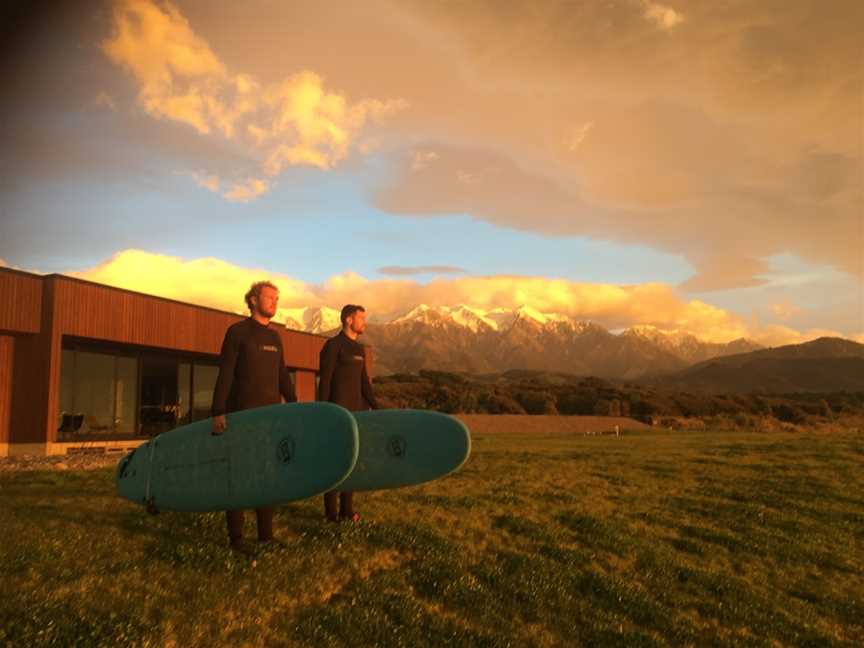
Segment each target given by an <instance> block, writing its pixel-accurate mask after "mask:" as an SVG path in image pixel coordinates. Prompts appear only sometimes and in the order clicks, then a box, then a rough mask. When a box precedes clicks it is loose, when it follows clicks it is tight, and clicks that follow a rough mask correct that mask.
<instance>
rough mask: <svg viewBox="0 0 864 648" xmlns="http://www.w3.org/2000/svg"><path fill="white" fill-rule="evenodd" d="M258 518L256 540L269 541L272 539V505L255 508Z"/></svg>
mask: <svg viewBox="0 0 864 648" xmlns="http://www.w3.org/2000/svg"><path fill="white" fill-rule="evenodd" d="M255 517H256V518H258V541H259V542H270V540H272V539H273V507H272V506H268V507H265V508H258V509H255Z"/></svg>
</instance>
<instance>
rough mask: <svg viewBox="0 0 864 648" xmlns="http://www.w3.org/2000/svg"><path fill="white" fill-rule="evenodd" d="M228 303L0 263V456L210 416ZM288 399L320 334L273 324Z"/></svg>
mask: <svg viewBox="0 0 864 648" xmlns="http://www.w3.org/2000/svg"><path fill="white" fill-rule="evenodd" d="M241 319H242V316H240V315H236V314H234V313H227V312H224V311H219V310H215V309H212V308H206V307H202V306H196V305H194V304H187V303H183V302H178V301H174V300H171V299H163V298H161V297H153V296H150V295H144V294H141V293H136V292H132V291H128V290H121V289H118V288H113V287H110V286H105V285H102V284H97V283H92V282H89V281H82V280H80V279H75V278H72V277H67V276H63V275H57V274H52V275H36V274H31V273H27V272H20V271H17V270H11V269H8V268H0V456H6V455H17V454H65V453H67V452H73V451H82V450H87V449H99V450H101V449H105V450H122V449H126V448H130V447H134V446H137V445H138V444H140V443H142V442H144V441H146V440H147V439H148V438H150V437H152V436H154V435H156V434H159V433H160V432H164V431H166V430H170V429H172V428H174V427H176V426H178V425H183V424H185V423H189V422H192V421H196V420H199V419H202V418H207V417H208V416H209V415H210V403H211V399H212V396H213V387H214V385H215V382H216V375H217V373H218V367H217V364H218V356H219V350H220V348H221V345H222V339H223V336H224V334H225V331H226V329H227V328H228V326H230V325H231V324H233V323H234V322H237V321H239V320H241ZM271 326H272V327H273V328H274V330H276V331H277V332H278V333H279V335H280V336H281V337H282V343H283V348H284V359H285V364H286V366H288V367H289V368H290V369H291V370H292V376H293V379H294V384H295V388H296V392H297V397H298V400H301V401H309V400H315V392H316V378H317V371H318V354H319V352H320V350H321V346H322V345H323V344H324V341H325V340H326V338H325V337H322V336H320V335H314V334H310V333H305V332H302V331H292V330H289V329H286V328H285V327H283V326H281V325H278V324H275V323H272V324H271Z"/></svg>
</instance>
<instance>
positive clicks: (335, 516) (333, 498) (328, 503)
mask: <svg viewBox="0 0 864 648" xmlns="http://www.w3.org/2000/svg"><path fill="white" fill-rule="evenodd" d="M324 515H325V516H326V517H327V519H328V520H330V521H331V522H338V521H339V493H337V492H336V491H330V492H329V493H324Z"/></svg>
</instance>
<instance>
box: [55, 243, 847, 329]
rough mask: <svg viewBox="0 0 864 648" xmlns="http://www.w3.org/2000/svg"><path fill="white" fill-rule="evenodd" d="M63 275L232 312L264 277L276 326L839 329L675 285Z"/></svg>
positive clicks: (235, 274)
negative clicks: (315, 310)
mask: <svg viewBox="0 0 864 648" xmlns="http://www.w3.org/2000/svg"><path fill="white" fill-rule="evenodd" d="M68 274H70V275H72V276H76V277H80V278H82V279H87V280H90V281H96V282H99V283H105V284H108V285H113V286H118V287H121V288H126V289H129V290H135V291H139V292H143V293H147V294H152V295H159V296H162V297H168V298H171V299H177V300H180V301H185V302H189V303H193V304H200V305H205V306H210V307H213V308H219V309H222V310H227V311H232V312H237V313H244V312H245V311H246V307H245V304H244V303H243V294H244V293H245V292H246V290H247V289H248V287H249V285H250V284H251V283H253V282H255V281H260V280H262V279H269V280H271V281H273V282H274V283H275V284H276V285H277V286H278V287H279V289H280V293H281V294H280V313H279V315H278V316H277V318H276V319H277V321H285V320H287V318H288V316H289V315H290V313H289V311H290V310H291V309H292V308H293V309H297V308H302V307H308V306H312V307H315V306H330V307H332V308H337V309H338V308H341V306H342V305H343V304H346V303H360V304H363V305H364V306H365V307H366V308H367V309H368V310H369V311H370V313H371V314H374V315H378V316H396V315H398V314H401V313H403V312H405V311H407V310H409V309H410V308H413V307H414V306H416V305H417V304H420V303H425V304H429V305H431V306H453V305H457V304H466V305H468V306H473V307H477V308H483V309H493V308H515V307H518V306H520V305H523V304H528V305H530V306H531V307H533V308H534V309H536V310H538V311H541V312H550V313H552V312H554V313H560V314H563V315H569V316H571V317H574V318H577V319H586V320H591V321H595V322H598V323H600V324H602V325H604V326H606V327H608V328H610V329H614V328H624V327H629V326H634V325H642V324H647V325H652V326H655V327H657V328H659V329H662V330H677V331H679V332H688V333H692V334H694V335H696V336H697V337H699V338H701V339H703V340H707V341H714V342H726V341H730V340H733V339H736V338H740V337H749V338H751V339H754V340H756V341H757V342H760V343H762V344H766V345H769V346H777V345H780V344H791V343H797V342H803V341H806V340H810V339H814V338H816V337H820V336H823V335H832V336H838V337H841V334H840V333H838V332H836V331H829V330H823V329H812V330H808V331H796V330H794V329H791V328H788V327H785V326H765V327H762V326H759V325H758V324H756V325H753V326H748V325H746V324H745V322H744V320H743V319H742V318H741V317H739V316H738V315H736V314H734V313H731V312H729V311H726V310H724V309H722V308H718V307H716V306H713V305H711V304H708V303H705V302H702V301H699V300H685V299H682V297H681V296H680V295H679V294H678V292H677V291H676V290H675V289H674V288H673V287H671V286H667V285H663V284H658V283H647V284H640V285H634V286H616V285H610V284H589V283H577V282H572V281H566V280H563V279H546V278H542V277H519V276H492V277H460V278H452V279H450V278H439V279H436V280H434V281H432V282H430V283H428V284H421V283H418V282H416V281H413V280H411V279H381V280H369V279H366V278H365V277H362V276H361V275H359V274H357V273H354V272H345V273H341V274H338V275H334V276H332V277H330V279H328V280H327V281H326V282H324V283H323V284H321V285H313V284H308V283H306V282H304V281H301V280H299V279H295V278H292V277H289V276H286V275H283V274H279V273H273V272H269V271H267V270H266V269H264V268H245V267H240V266H236V265H234V264H231V263H228V262H226V261H222V260H220V259H215V258H203V259H191V260H186V259H182V258H178V257H172V256H165V255H160V254H153V253H149V252H145V251H142V250H125V251H122V252H119V253H117V254H115V255H114V256H113V257H111V258H110V259H108V260H107V261H105V262H104V263H101V264H99V265H97V266H95V267H93V268H89V269H85V270H82V271H78V272H70V273H68ZM859 337H864V335H862V336H859Z"/></svg>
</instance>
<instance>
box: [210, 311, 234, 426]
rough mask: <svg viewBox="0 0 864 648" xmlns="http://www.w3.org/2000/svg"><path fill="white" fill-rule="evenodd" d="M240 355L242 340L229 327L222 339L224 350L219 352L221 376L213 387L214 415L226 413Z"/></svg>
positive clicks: (212, 413) (212, 411)
mask: <svg viewBox="0 0 864 648" xmlns="http://www.w3.org/2000/svg"><path fill="white" fill-rule="evenodd" d="M239 355H240V341H239V340H238V339H237V334H236V329H234V328H229V329H228V331H227V332H226V333H225V339H224V340H222V351H221V353H220V354H219V377H218V378H216V387H215V388H214V389H213V405H212V407H211V408H210V414H211V415H212V416H220V415H222V414H224V413H225V410H226V409H227V403H228V394H230V393H231V386H232V385H233V384H234V369H235V368H236V367H237V357H238V356H239Z"/></svg>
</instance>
